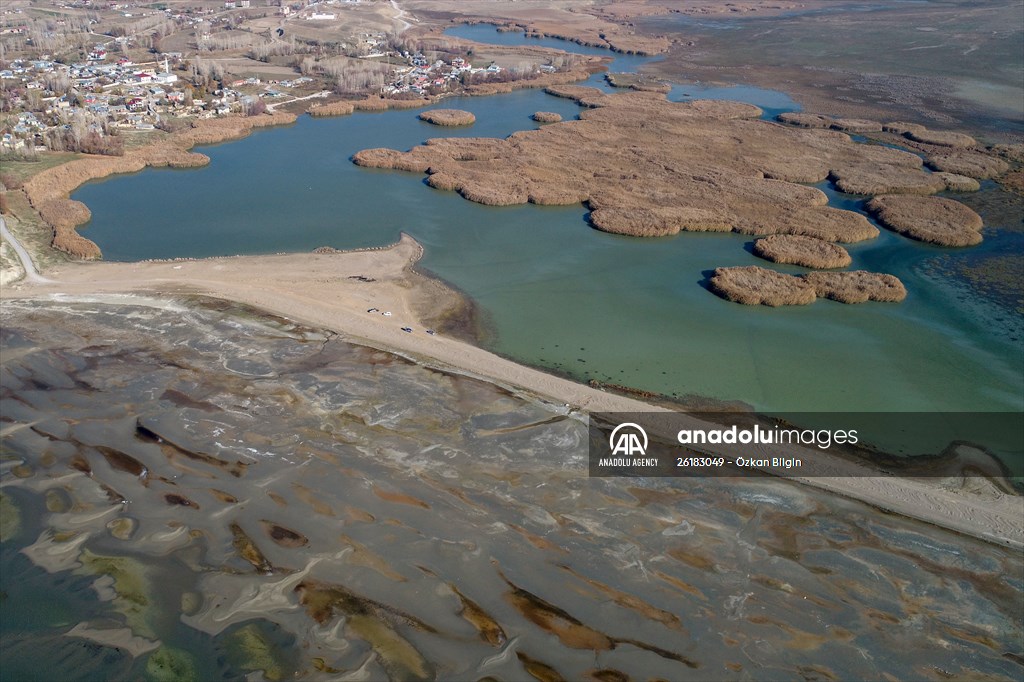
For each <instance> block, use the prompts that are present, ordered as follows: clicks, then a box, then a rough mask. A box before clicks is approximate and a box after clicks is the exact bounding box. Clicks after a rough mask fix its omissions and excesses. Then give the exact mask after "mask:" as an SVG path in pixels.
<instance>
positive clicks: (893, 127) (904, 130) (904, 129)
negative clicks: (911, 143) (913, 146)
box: [882, 121, 928, 135]
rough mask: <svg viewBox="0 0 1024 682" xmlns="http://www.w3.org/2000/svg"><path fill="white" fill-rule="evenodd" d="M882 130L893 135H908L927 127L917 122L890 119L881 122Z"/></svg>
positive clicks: (925, 129) (922, 130)
mask: <svg viewBox="0 0 1024 682" xmlns="http://www.w3.org/2000/svg"><path fill="white" fill-rule="evenodd" d="M882 130H883V131H884V132H887V133H893V134H895V135H909V134H911V133H924V132H926V131H927V130H928V129H927V128H926V127H924V126H923V125H921V124H919V123H907V122H906V121H890V122H889V123H883V124H882Z"/></svg>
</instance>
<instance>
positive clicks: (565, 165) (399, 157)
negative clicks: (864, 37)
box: [353, 85, 1006, 305]
mask: <svg viewBox="0 0 1024 682" xmlns="http://www.w3.org/2000/svg"><path fill="white" fill-rule="evenodd" d="M547 91H548V93H550V94H552V95H555V96H558V97H564V98H568V99H571V100H573V101H575V102H576V103H577V104H579V105H580V106H581V107H582V111H581V113H580V118H579V120H573V121H563V122H560V123H554V124H551V125H546V126H543V127H541V128H540V129H538V130H529V131H522V132H518V133H515V134H513V135H510V136H509V137H507V138H505V139H494V138H445V139H431V140H427V141H426V143H424V144H423V145H420V146H417V147H414V148H413V149H411V150H409V151H406V152H401V151H397V150H392V149H384V148H379V149H367V150H363V151H360V152H358V153H357V154H355V155H354V157H353V161H354V162H355V163H356V164H359V165H362V166H368V167H374V168H391V169H397V170H404V171H411V172H418V173H425V174H426V175H427V183H428V184H429V185H430V186H432V187H434V188H437V189H444V190H451V191H456V192H458V193H459V194H461V195H462V196H463V197H464V198H466V199H469V200H471V201H475V202H478V203H482V204H488V205H494V206H506V205H514V204H524V203H528V202H529V203H535V204H546V205H571V204H576V203H584V204H585V205H586V206H587V208H589V210H590V213H589V221H590V223H591V225H592V226H593V227H595V228H597V229H599V230H603V231H606V232H611V233H615V234H622V235H628V236H633V237H664V236H670V235H675V234H678V233H680V232H709V231H715V232H730V231H731V232H738V233H741V234H749V235H755V236H760V237H764V239H761V240H759V241H758V242H757V244H756V245H755V247H754V248H755V253H756V254H757V255H759V256H761V257H762V258H765V259H766V260H770V261H774V262H777V263H789V264H795V265H800V266H803V267H808V268H818V269H833V268H842V267H847V266H848V265H849V264H850V262H851V261H850V257H849V254H848V253H847V252H846V251H845V249H843V248H842V247H840V246H838V244H840V243H855V242H860V241H864V240H868V239H872V238H874V237H876V236H877V235H878V230H877V228H876V227H875V226H874V225H872V224H871V222H870V221H869V220H868V219H867V218H866V217H865V216H864V215H862V214H860V213H856V212H854V211H847V210H840V209H837V208H833V207H831V206H829V205H828V198H827V196H826V195H825V193H824V192H822V191H821V190H819V189H817V188H815V187H808V186H807V185H808V184H810V183H818V182H822V181H824V180H826V179H827V180H829V181H831V182H832V184H833V185H834V186H835V187H837V188H838V189H840V190H841V191H843V192H846V193H850V194H855V195H860V196H865V197H869V198H870V197H876V198H875V199H873V200H872V202H870V203H869V208H871V209H872V212H873V214H874V215H876V216H877V217H878V218H879V221H880V222H881V224H883V225H884V226H886V227H889V228H890V229H893V230H894V231H896V232H898V233H900V234H904V235H906V236H908V237H910V238H913V239H918V240H922V241H929V242H931V243H934V244H939V245H943V246H967V245H970V244H975V243H977V242H978V241H980V240H981V236H980V233H979V231H980V229H981V227H982V221H981V218H980V217H979V216H978V215H977V214H976V213H975V212H974V211H973V210H971V209H970V208H968V207H967V206H965V205H963V204H961V203H960V202H957V201H955V200H953V199H948V198H939V197H933V196H931V195H933V194H936V193H937V192H943V191H947V190H949V189H951V188H956V189H957V190H960V191H970V190H972V189H974V188H975V186H976V185H977V182H976V180H974V179H973V178H971V177H968V176H961V175H958V174H952V173H931V172H928V170H926V169H925V168H924V163H925V162H924V160H923V159H922V158H921V156H919V155H918V154H915V153H912V152H909V151H903V150H900V149H894V148H891V147H888V146H881V145H867V144H862V143H860V142H856V141H854V140H853V139H852V138H851V137H850V135H849V134H848V132H844V131H849V132H865V131H869V130H870V131H877V132H879V133H881V132H882V131H883V128H884V127H885V126H883V125H882V124H881V123H876V122H873V121H868V120H860V119H834V118H831V117H826V116H818V115H814V114H792V115H783V116H780V122H782V123H784V125H780V124H779V123H774V122H770V121H765V120H761V118H760V117H761V114H762V111H761V110H760V109H759V108H758V107H755V106H752V105H750V104H743V103H738V102H722V101H711V100H696V101H692V102H671V101H669V100H668V99H666V97H665V96H664V94H661V93H658V92H647V91H635V90H634V91H630V90H627V91H623V92H616V93H613V94H606V93H604V92H602V91H600V90H597V89H594V88H589V87H582V86H574V85H566V86H554V87H549V88H548V89H547ZM535 117H536V114H535ZM889 127H890V129H892V130H901V131H903V132H904V133H905V134H909V132H913V133H914V134H915V136H916V138H918V139H928V140H930V142H929V143H927V144H928V147H929V150H931V151H932V152H933V153H935V154H939V155H940V157H941V154H945V153H950V151H949V150H950V149H952V147H951V145H966V144H967V142H968V140H971V138H969V137H968V136H966V135H959V136H953V135H943V134H938V135H934V136H929V135H926V134H925V133H926V132H929V131H927V129H925V128H924V127H923V126H916V127H915V128H914V129H913V130H912V131H909V132H908V131H906V129H905V128H903V127H901V126H897V125H895V124H893V125H890V126H889ZM667 139H671V140H673V144H671V145H666V144H665V143H664V141H665V140H667ZM903 139H909V138H903ZM971 141H972V143H973V140H971ZM911 144H918V143H914V142H912V143H911ZM940 144H941V145H942V146H941V147H940V146H937V145H940ZM936 149H939V150H940V151H938V152H936V151H935V150H936ZM941 150H945V151H941ZM957 150H958V151H956V152H952V153H970V154H975V155H977V156H979V157H980V158H983V159H987V160H989V161H990V162H997V163H995V165H993V166H992V167H991V168H988V167H986V169H985V171H986V172H987V171H988V170H997V168H996V166H998V163H1002V164H1003V165H1004V166H1005V165H1006V164H1005V162H1003V161H1001V160H1000V159H998V158H993V157H992V156H991V155H989V154H985V153H983V152H982V151H980V150H972V149H970V148H967V147H962V148H961V147H958V148H957ZM926 158H928V157H926ZM967 170H970V169H967ZM974 174H975V175H977V174H978V173H977V172H976V171H974ZM901 207H902V208H901ZM709 288H710V289H711V290H712V291H715V292H717V293H719V294H720V295H723V296H724V297H725V298H727V299H728V300H733V301H737V302H744V303H765V304H768V305H782V304H806V303H810V302H812V301H813V300H815V298H817V297H826V298H830V299H833V300H838V301H843V302H847V303H852V302H862V301H867V300H871V301H900V300H903V298H904V297H905V295H906V291H905V289H904V287H903V285H902V284H901V283H900V282H899V280H897V279H896V278H895V277H892V276H890V275H885V274H884V273H868V272H860V273H844V274H843V275H842V276H828V277H816V278H814V279H813V280H806V279H803V278H794V277H792V276H789V275H781V274H779V273H774V272H772V271H770V270H765V269H763V268H748V269H743V270H735V269H725V271H724V272H723V271H722V270H721V269H720V271H719V273H716V277H714V278H712V284H711V286H710V287H709Z"/></svg>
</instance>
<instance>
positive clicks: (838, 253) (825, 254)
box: [754, 234, 851, 269]
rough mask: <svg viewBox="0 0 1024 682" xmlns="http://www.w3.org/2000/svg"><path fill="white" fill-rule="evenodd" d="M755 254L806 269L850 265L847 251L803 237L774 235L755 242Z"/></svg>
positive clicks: (831, 244) (775, 261)
mask: <svg viewBox="0 0 1024 682" xmlns="http://www.w3.org/2000/svg"><path fill="white" fill-rule="evenodd" d="M754 254H755V255H757V256H760V257H761V258H764V259H765V260H770V261H772V262H774V263H789V264H792V265H802V266H803V267H805V268H818V269H828V268H845V267H846V266H847V265H849V264H850V262H851V259H850V254H849V253H847V251H846V249H844V248H843V247H841V246H838V245H836V244H833V243H831V242H827V241H824V240H822V239H816V238H814V237H804V236H802V235H789V234H773V235H771V236H768V237H764V238H763V239H758V240H757V241H756V242H754Z"/></svg>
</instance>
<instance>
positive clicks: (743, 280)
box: [708, 265, 907, 307]
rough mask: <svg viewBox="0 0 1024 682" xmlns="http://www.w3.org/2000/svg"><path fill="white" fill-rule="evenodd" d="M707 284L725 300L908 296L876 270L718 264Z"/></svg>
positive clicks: (771, 302) (779, 302)
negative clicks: (790, 271) (796, 271)
mask: <svg viewBox="0 0 1024 682" xmlns="http://www.w3.org/2000/svg"><path fill="white" fill-rule="evenodd" d="M708 285H709V287H710V289H711V291H713V292H714V293H716V294H718V295H719V296H721V297H722V298H724V299H726V300H727V301H733V302H734V303H742V304H744V305H766V306H772V307H776V306H783V305H807V304H810V303H814V301H815V300H816V299H817V298H819V297H821V298H828V299H831V300H833V301H839V302H840V303H865V302H867V301H884V302H898V301H902V300H903V299H904V298H906V297H907V290H906V289H905V288H904V287H903V283H902V282H900V280H899V279H897V278H896V277H894V276H892V275H885V274H881V273H877V272H865V271H863V270H857V271H854V272H810V273H808V274H806V275H800V276H797V275H785V274H782V273H780V272H775V271H774V270H768V269H766V268H761V267H757V266H756V265H751V266H747V267H733V268H718V269H716V270H715V272H714V274H713V275H712V276H711V279H710V280H709V281H708Z"/></svg>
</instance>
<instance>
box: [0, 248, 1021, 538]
mask: <svg viewBox="0 0 1024 682" xmlns="http://www.w3.org/2000/svg"><path fill="white" fill-rule="evenodd" d="M422 252H423V249H422V247H421V246H420V245H419V244H418V243H417V242H416V241H415V240H413V239H412V238H411V237H408V236H406V235H403V236H402V239H401V240H400V241H399V242H398V243H397V244H394V245H392V246H391V247H387V248H382V249H370V250H363V251H349V252H339V253H327V254H285V255H272V256H239V257H230V258H210V259H202V260H174V261H159V262H140V263H104V262H79V263H68V264H64V265H61V266H58V267H54V268H52V269H50V270H47V271H46V273H45V274H46V276H47V278H49V281H45V282H27V281H24V280H23V281H22V282H19V283H18V284H15V285H10V286H6V287H4V288H3V290H2V291H0V300H14V299H47V298H53V297H60V296H70V297H74V296H90V295H103V294H108V295H109V294H137V295H155V296H172V297H173V296H178V297H181V296H190V295H193V296H194V295H202V296H210V297H213V298H218V299H224V300H228V301H233V302H238V303H243V304H246V305H250V306H254V307H256V308H259V309H262V310H266V311H268V312H270V313H274V314H277V315H280V316H283V317H286V318H289V319H292V320H294V321H296V322H300V323H304V324H307V325H311V326H314V327H318V328H323V329H329V330H332V331H335V332H338V333H340V334H341V335H343V337H345V338H346V339H347V340H350V341H353V342H356V343H363V344H367V345H370V346H374V347H378V348H381V349H383V350H388V351H392V352H396V353H398V354H400V355H403V356H405V357H408V358H410V359H413V360H415V361H417V362H422V363H423V364H426V365H428V366H433V367H437V368H439V369H443V370H446V371H452V372H456V373H460V374H465V375H469V376H473V377H477V378H480V379H484V380H487V381H490V382H492V383H496V384H498V385H501V386H503V387H505V388H508V389H510V390H512V391H515V392H517V393H520V394H523V395H526V396H529V397H533V398H537V399H540V400H543V401H547V402H550V403H553V404H554V405H568V406H570V408H571V409H574V410H579V411H584V412H592V411H593V412H630V411H632V412H667V411H666V410H665V408H662V407H656V406H653V405H651V404H648V403H645V402H642V401H640V400H636V399H634V398H630V397H626V396H621V395H616V394H613V393H606V392H604V391H601V390H598V389H596V388H592V387H590V386H586V385H583V384H579V383H576V382H574V381H570V380H568V379H564V378H561V377H557V376H553V375H550V374H547V373H545V372H542V371H540V370H537V369H533V368H530V367H525V366H523V365H519V364H516V363H514V362H512V361H510V360H507V359H504V358H501V357H499V356H496V355H494V354H493V353H490V352H488V351H486V350H484V349H482V348H479V347H476V346H473V345H471V344H469V343H466V342H464V341H461V340H457V339H454V338H451V337H447V336H445V335H443V334H440V333H437V334H428V333H427V329H429V328H431V326H432V325H435V324H437V321H438V320H442V319H444V318H445V317H446V316H447V315H450V314H452V311H453V310H457V309H458V307H459V306H460V305H462V301H461V297H459V296H458V294H456V293H455V292H454V291H452V290H451V289H450V288H448V287H447V286H445V285H444V284H443V283H442V282H440V281H438V280H435V279H433V278H430V277H427V276H425V275H422V274H420V273H418V272H417V271H416V270H415V268H414V265H415V263H416V262H417V261H418V260H419V258H420V256H421V255H422ZM373 308H376V309H378V311H376V312H367V311H368V310H371V309H373ZM384 312H390V313H391V315H389V316H385V315H383V313H384ZM403 327H407V328H410V329H411V330H412V331H411V332H406V331H403V329H402V328H403ZM712 448H713V446H708V449H709V450H711V449H712ZM757 454H765V455H770V454H771V452H770V450H768V449H765V450H763V451H762V452H759V453H757ZM786 454H787V455H788V456H797V457H800V456H801V455H803V457H804V458H805V461H811V462H814V467H815V477H813V478H807V477H800V478H795V479H794V480H796V481H798V482H800V483H804V484H807V485H811V486H814V487H816V488H819V489H823V490H828V491H830V492H833V493H835V494H838V495H842V496H844V497H848V498H852V499H857V500H861V501H863V502H866V503H867V504H870V505H872V506H874V507H877V508H879V509H883V510H886V511H890V512H893V513H897V514H900V515H903V516H907V517H911V518H915V519H918V520H921V521H924V522H927V523H931V524H934V525H937V526H941V527H944V528H947V529H950V530H954V531H957V532H960V533H964V534H966V535H970V536H973V537H976V538H980V539H983V540H986V541H990V542H994V543H996V544H1000V545H1004V546H1010V547H1015V548H1024V522H1022V519H1024V498H1021V497H1018V496H1013V495H1004V494H1002V493H998V492H995V491H994V490H992V491H988V492H985V493H983V494H976V493H971V492H967V491H962V490H954V489H948V488H942V487H939V485H938V484H937V482H933V481H927V482H922V481H920V480H914V479H903V478H895V477H885V476H872V475H871V474H872V473H875V472H873V471H872V470H870V469H868V468H866V467H864V466H861V465H858V464H855V463H852V462H847V461H844V460H840V459H837V458H831V457H830V458H828V459H827V460H826V459H823V458H822V456H821V454H820V453H819V452H811V451H805V452H802V453H801V452H800V449H799V448H787V451H786ZM806 471H807V469H806V467H805V472H806ZM850 474H855V475H856V476H857V477H851V476H850Z"/></svg>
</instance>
